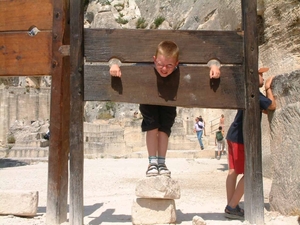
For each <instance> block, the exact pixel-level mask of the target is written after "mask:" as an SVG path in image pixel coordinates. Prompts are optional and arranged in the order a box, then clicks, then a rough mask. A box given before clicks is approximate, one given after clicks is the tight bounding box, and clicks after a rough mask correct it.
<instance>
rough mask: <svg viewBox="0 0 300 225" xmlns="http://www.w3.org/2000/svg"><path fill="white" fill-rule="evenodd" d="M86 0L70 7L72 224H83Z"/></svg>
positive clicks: (80, 0)
mask: <svg viewBox="0 0 300 225" xmlns="http://www.w3.org/2000/svg"><path fill="white" fill-rule="evenodd" d="M83 8H84V7H83V0H78V1H72V4H71V6H70V15H71V16H70V17H71V21H70V26H71V40H70V42H71V43H70V46H71V48H70V53H71V54H70V61H71V78H70V81H71V83H70V85H71V88H70V92H71V93H70V94H71V97H70V98H71V111H70V113H71V114H70V120H71V121H72V123H71V124H70V224H72V225H82V224H83V162H84V151H83V112H84V109H83V106H84V102H83V74H84V66H83V64H84V60H83Z"/></svg>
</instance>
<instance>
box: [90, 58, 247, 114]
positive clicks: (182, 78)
mask: <svg viewBox="0 0 300 225" xmlns="http://www.w3.org/2000/svg"><path fill="white" fill-rule="evenodd" d="M121 68H122V77H121V78H116V77H111V76H110V74H109V66H108V65H99V64H93V65H86V66H85V76H84V85H85V89H84V100H85V101H115V102H131V103H143V104H159V105H169V106H170V105H173V106H182V107H202V108H227V109H228V108H231V109H237V108H240V109H243V108H244V107H245V98H244V95H243V93H244V76H243V67H242V66H230V67H222V68H221V73H222V76H221V78H220V79H216V80H215V79H209V68H208V67H206V66H201V67H199V66H179V68H178V69H177V70H176V71H177V73H174V74H172V76H169V77H168V78H167V79H163V78H161V76H159V75H158V74H156V73H157V72H156V71H155V69H154V68H153V63H151V64H147V65H134V66H122V67H121ZM137 84H138V85H137ZM149 96H151V98H149Z"/></svg>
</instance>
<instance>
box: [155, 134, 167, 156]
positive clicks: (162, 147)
mask: <svg viewBox="0 0 300 225" xmlns="http://www.w3.org/2000/svg"><path fill="white" fill-rule="evenodd" d="M157 139H158V147H157V149H158V157H162V158H166V154H167V149H168V142H169V137H168V135H167V134H166V133H165V132H162V131H159V132H158V138H157Z"/></svg>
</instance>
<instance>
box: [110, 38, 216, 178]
mask: <svg viewBox="0 0 300 225" xmlns="http://www.w3.org/2000/svg"><path fill="white" fill-rule="evenodd" d="M153 61H154V66H155V69H156V71H157V72H158V74H159V75H160V76H161V77H162V78H166V77H170V76H172V75H173V74H175V71H176V70H177V69H178V63H179V48H178V46H177V44H176V43H174V42H173V41H162V42H161V43H159V44H158V46H157V49H156V53H155V55H154V56H153ZM109 66H110V70H109V72H110V75H111V76H115V77H121V76H122V73H121V69H120V66H121V62H120V60H118V59H116V58H113V59H111V60H110V61H109ZM208 66H209V67H210V74H209V76H210V78H211V79H217V78H219V77H220V70H219V67H220V63H219V62H218V61H217V60H211V61H209V62H208ZM153 88H156V87H153ZM139 109H140V112H141V114H142V116H143V121H142V125H141V127H142V131H143V132H147V134H146V145H147V151H148V161H149V164H148V168H147V171H146V176H147V177H150V176H157V175H165V176H168V177H170V176H171V172H170V170H169V169H168V168H167V166H166V154H167V149H168V141H169V137H170V134H171V128H172V126H173V124H174V121H175V117H176V107H174V106H160V105H147V104H140V108H139Z"/></svg>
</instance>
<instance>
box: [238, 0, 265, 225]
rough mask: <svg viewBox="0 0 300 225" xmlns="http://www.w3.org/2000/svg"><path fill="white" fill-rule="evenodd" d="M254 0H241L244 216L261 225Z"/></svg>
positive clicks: (260, 170)
mask: <svg viewBox="0 0 300 225" xmlns="http://www.w3.org/2000/svg"><path fill="white" fill-rule="evenodd" d="M256 7H257V2H256V0H254V1H253V0H242V11H243V25H244V35H245V36H244V54H245V76H246V77H245V80H246V110H245V112H244V121H243V123H244V125H243V126H244V127H243V133H244V144H245V154H246V162H245V198H244V199H245V219H246V220H248V221H249V222H250V223H251V224H257V225H262V224H264V197H263V179H262V156H261V123H260V120H261V119H260V107H259V90H258V89H259V79H258V41H257V40H258V39H257V37H258V34H257V24H256V16H257V13H256Z"/></svg>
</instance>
